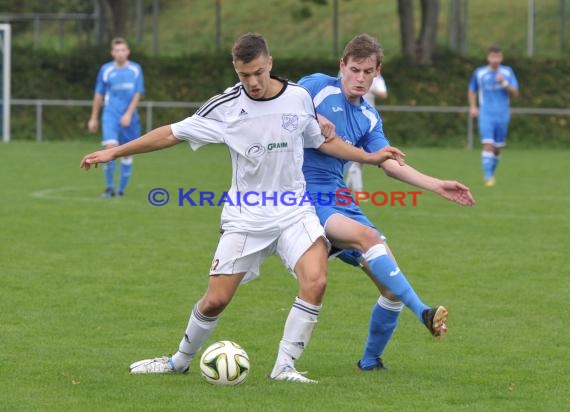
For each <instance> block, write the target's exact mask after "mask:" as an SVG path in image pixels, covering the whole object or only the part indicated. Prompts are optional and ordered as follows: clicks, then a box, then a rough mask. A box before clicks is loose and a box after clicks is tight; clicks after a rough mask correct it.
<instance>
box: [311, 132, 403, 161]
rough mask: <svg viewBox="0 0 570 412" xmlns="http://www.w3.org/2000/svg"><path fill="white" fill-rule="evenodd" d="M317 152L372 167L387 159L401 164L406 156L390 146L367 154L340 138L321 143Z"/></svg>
mask: <svg viewBox="0 0 570 412" xmlns="http://www.w3.org/2000/svg"><path fill="white" fill-rule="evenodd" d="M319 150H320V151H321V152H323V153H326V154H328V155H329V156H334V157H338V158H340V159H344V160H351V161H353V162H359V163H368V164H373V165H381V164H382V163H383V162H385V161H386V160H388V159H393V160H395V161H396V163H397V164H403V159H404V157H405V156H406V155H405V154H404V153H403V152H402V151H401V150H400V149H397V148H395V147H391V146H387V147H384V148H382V149H381V150H379V151H377V152H374V153H368V152H365V151H364V150H362V149H359V148H356V147H354V146H352V145H350V144H348V143H346V142H345V141H344V140H342V139H341V138H340V137H335V138H333V139H331V140H329V141H327V142H325V143H323V144H322V145H321V146H319Z"/></svg>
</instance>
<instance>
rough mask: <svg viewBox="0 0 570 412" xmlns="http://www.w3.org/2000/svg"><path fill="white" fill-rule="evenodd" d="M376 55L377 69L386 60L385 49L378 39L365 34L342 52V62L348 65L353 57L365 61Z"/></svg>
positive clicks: (351, 42) (360, 35) (354, 39)
mask: <svg viewBox="0 0 570 412" xmlns="http://www.w3.org/2000/svg"><path fill="white" fill-rule="evenodd" d="M374 55H375V56H376V59H377V64H376V67H378V66H379V65H380V63H382V59H383V58H384V49H382V46H380V43H378V40H376V38H374V37H372V36H371V35H369V34H366V33H364V34H359V35H358V36H356V37H354V38H353V39H352V40H351V41H349V42H348V44H347V45H346V47H345V48H344V51H343V52H342V61H343V62H344V64H346V63H348V60H349V59H350V58H351V57H352V58H353V59H356V60H363V59H366V58H368V57H370V56H374Z"/></svg>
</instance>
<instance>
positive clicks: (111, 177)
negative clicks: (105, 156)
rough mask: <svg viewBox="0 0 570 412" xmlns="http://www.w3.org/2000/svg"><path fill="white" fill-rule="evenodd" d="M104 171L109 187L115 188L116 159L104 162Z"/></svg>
mask: <svg viewBox="0 0 570 412" xmlns="http://www.w3.org/2000/svg"><path fill="white" fill-rule="evenodd" d="M103 171H104V172H105V184H106V185H107V186H106V187H107V188H108V189H114V188H115V161H114V160H111V161H110V162H107V163H104V164H103Z"/></svg>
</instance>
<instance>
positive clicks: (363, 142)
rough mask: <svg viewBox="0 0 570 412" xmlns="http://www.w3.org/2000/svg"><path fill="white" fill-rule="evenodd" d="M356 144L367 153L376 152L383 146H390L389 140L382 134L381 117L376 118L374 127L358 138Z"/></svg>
mask: <svg viewBox="0 0 570 412" xmlns="http://www.w3.org/2000/svg"><path fill="white" fill-rule="evenodd" d="M358 146H360V147H362V148H363V149H364V150H365V151H366V152H368V153H372V152H377V151H378V150H380V149H382V148H383V147H386V146H390V141H389V140H388V138H387V137H386V136H385V135H384V126H383V125H382V119H381V118H379V119H378V123H376V125H375V126H374V128H373V129H372V130H371V131H370V132H368V133H366V135H365V136H364V137H363V138H362V139H360V141H359V142H358Z"/></svg>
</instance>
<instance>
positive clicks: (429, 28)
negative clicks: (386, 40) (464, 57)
mask: <svg viewBox="0 0 570 412" xmlns="http://www.w3.org/2000/svg"><path fill="white" fill-rule="evenodd" d="M420 5H421V27H420V36H419V38H417V39H416V35H415V24H414V1H413V0H398V16H399V18H400V36H401V37H400V39H401V47H402V54H403V55H404V56H405V57H406V58H407V59H408V60H409V61H410V62H412V63H414V64H419V65H430V64H431V63H432V58H433V53H434V51H435V46H436V40H437V27H438V17H439V9H440V0H420Z"/></svg>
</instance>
